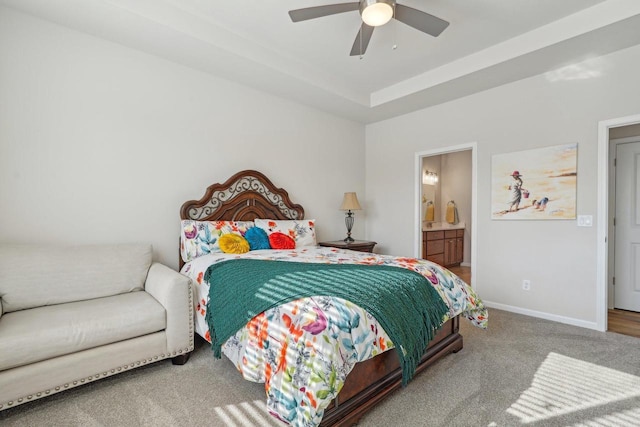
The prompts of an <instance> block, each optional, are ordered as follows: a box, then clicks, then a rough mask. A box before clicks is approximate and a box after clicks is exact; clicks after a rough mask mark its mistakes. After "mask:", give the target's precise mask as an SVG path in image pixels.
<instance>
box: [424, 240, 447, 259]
mask: <svg viewBox="0 0 640 427" xmlns="http://www.w3.org/2000/svg"><path fill="white" fill-rule="evenodd" d="M442 252H444V240H432V241H430V242H427V259H428V258H429V257H430V256H431V255H433V254H441V253H442Z"/></svg>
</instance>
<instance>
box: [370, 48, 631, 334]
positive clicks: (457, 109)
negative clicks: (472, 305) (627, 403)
mask: <svg viewBox="0 0 640 427" xmlns="http://www.w3.org/2000/svg"><path fill="white" fill-rule="evenodd" d="M580 66H582V70H583V71H584V73H575V71H576V70H580V67H574V68H573V71H574V73H573V74H572V73H550V74H548V75H540V76H536V77H532V78H529V79H526V80H521V81H518V82H515V83H512V84H508V85H505V86H501V87H498V88H495V89H492V90H488V91H485V92H482V93H479V94H475V95H472V96H469V97H466V98H462V99H459V100H456V101H452V102H449V103H446V104H443V105H439V106H435V107H432V108H429V109H425V110H421V111H418V112H414V113H411V114H407V115H404V116H401V117H397V118H394V119H390V120H387V121H383V122H379V123H375V124H371V125H368V126H367V135H366V141H367V142H366V145H367V149H366V171H367V174H366V187H367V198H368V200H369V202H370V205H371V207H370V212H369V221H368V223H367V235H368V237H370V238H372V239H375V240H376V241H378V242H379V243H380V247H383V248H384V251H385V252H387V253H393V254H404V255H413V253H412V250H413V247H414V241H415V239H416V238H417V237H416V233H415V230H414V226H413V224H414V222H413V212H414V211H415V207H414V202H415V200H414V199H415V197H414V194H413V192H412V188H414V182H415V177H414V174H415V173H416V172H415V168H414V162H415V153H417V152H421V151H425V150H429V149H434V148H439V147H447V146H453V145H459V144H464V143H469V142H472V141H476V142H477V147H478V151H477V159H478V171H477V185H478V194H477V200H478V203H477V206H478V221H477V224H476V227H477V233H478V234H477V236H478V238H477V244H478V254H477V260H476V261H477V268H476V271H474V276H475V283H476V286H477V290H478V292H479V293H480V296H481V297H482V298H483V299H484V300H486V301H489V302H491V303H492V304H493V305H494V306H499V307H503V308H510V309H514V310H519V311H521V312H527V313H536V314H538V315H541V316H542V317H545V316H546V317H549V318H554V319H556V320H563V321H567V322H568V323H574V324H579V325H583V326H587V327H594V328H595V327H596V325H595V321H596V226H595V225H596V223H597V221H598V218H597V217H596V209H597V205H596V203H597V194H596V180H597V166H598V164H597V145H598V141H597V137H598V135H597V130H598V122H599V121H601V120H607V119H611V118H616V117H623V116H629V115H633V114H638V113H640V101H639V100H640V85H638V67H640V46H636V47H633V48H629V49H626V50H623V51H620V52H617V53H614V54H611V55H608V56H605V57H602V58H597V59H594V60H591V61H589V63H588V64H580ZM558 76H564V77H565V78H564V79H558V78H557V77H558ZM585 77H590V78H585ZM572 142H577V143H578V144H579V145H578V189H577V212H578V214H586V215H594V227H591V228H583V227H577V225H576V221H569V220H564V221H492V220H491V217H490V203H491V200H490V198H491V191H490V185H491V183H490V181H491V156H492V155H493V154H498V153H506V152H512V151H519V150H526V149H531V148H538V147H544V146H549V145H557V144H567V143H572ZM379 171H392V172H390V173H387V174H381V173H379ZM399 189H402V190H399ZM523 279H530V280H531V290H530V291H528V292H526V291H523V290H522V286H521V284H522V280H523Z"/></svg>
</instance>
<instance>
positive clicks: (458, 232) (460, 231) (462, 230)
mask: <svg viewBox="0 0 640 427" xmlns="http://www.w3.org/2000/svg"><path fill="white" fill-rule="evenodd" d="M456 237H464V228H463V229H460V230H456Z"/></svg>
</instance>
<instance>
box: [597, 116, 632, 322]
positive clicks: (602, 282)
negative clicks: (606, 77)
mask: <svg viewBox="0 0 640 427" xmlns="http://www.w3.org/2000/svg"><path fill="white" fill-rule="evenodd" d="M638 123H640V114H636V115H633V116H626V117H620V118H617V119H610V120H603V121H601V122H599V123H598V208H597V215H598V216H597V218H598V229H597V257H596V264H597V265H596V328H597V329H598V330H599V331H606V330H607V321H608V309H609V303H608V282H609V281H608V279H607V278H608V276H609V266H608V262H609V243H608V233H609V227H610V222H611V221H612V219H611V218H610V217H609V144H610V141H609V129H611V128H617V127H622V126H629V125H635V124H638Z"/></svg>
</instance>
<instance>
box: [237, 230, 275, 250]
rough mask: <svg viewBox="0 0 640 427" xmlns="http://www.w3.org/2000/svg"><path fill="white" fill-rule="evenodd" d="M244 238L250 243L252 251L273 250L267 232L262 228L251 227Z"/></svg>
mask: <svg viewBox="0 0 640 427" xmlns="http://www.w3.org/2000/svg"><path fill="white" fill-rule="evenodd" d="M244 238H245V239H247V241H248V242H249V247H250V248H251V250H252V251H255V250H258V249H271V245H270V244H269V236H268V235H267V232H266V231H264V230H263V229H262V228H260V227H251V228H250V229H248V230H247V232H246V233H244Z"/></svg>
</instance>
